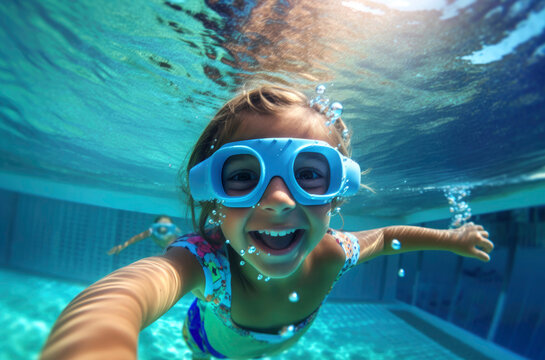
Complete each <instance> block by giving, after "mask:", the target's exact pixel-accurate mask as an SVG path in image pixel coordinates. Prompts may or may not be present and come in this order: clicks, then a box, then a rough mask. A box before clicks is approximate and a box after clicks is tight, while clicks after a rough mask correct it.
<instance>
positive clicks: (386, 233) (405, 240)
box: [353, 223, 494, 264]
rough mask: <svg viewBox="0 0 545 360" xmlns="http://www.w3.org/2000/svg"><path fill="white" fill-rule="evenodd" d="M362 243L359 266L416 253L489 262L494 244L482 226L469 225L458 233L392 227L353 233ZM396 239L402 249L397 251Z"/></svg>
mask: <svg viewBox="0 0 545 360" xmlns="http://www.w3.org/2000/svg"><path fill="white" fill-rule="evenodd" d="M353 234H354V235H355V236H356V237H357V238H358V241H359V243H360V258H359V260H358V264H360V263H362V262H364V261H367V260H371V259H373V258H375V257H377V256H380V255H393V254H399V253H404V252H408V251H417V250H447V251H452V252H453V253H455V254H458V255H462V256H466V257H473V258H477V259H479V260H481V261H489V260H490V256H489V255H488V253H490V252H491V251H492V249H494V244H493V243H492V242H491V241H490V240H488V232H486V231H485V230H484V228H483V227H482V226H480V225H475V224H473V223H468V224H466V225H464V226H462V227H460V228H458V229H449V230H436V229H428V228H422V227H416V226H389V227H385V228H381V229H374V230H368V231H359V232H355V233H353ZM394 239H397V240H398V241H399V242H400V243H401V248H400V249H398V250H395V249H394V248H393V247H392V241H394Z"/></svg>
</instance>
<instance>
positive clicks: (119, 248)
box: [108, 229, 152, 255]
mask: <svg viewBox="0 0 545 360" xmlns="http://www.w3.org/2000/svg"><path fill="white" fill-rule="evenodd" d="M151 233H152V231H151V229H148V230H146V231H142V232H141V233H140V234H138V235H134V236H133V237H132V238H130V239H129V240H127V241H125V242H124V243H123V244H121V245H117V246H114V247H113V248H111V249H110V251H108V255H113V254H116V255H117V254H119V253H120V252H121V251H123V249H125V248H126V247H127V246H129V245H132V244H134V243H135V242H138V241H140V240H144V239H147V238H149V237H150V236H151Z"/></svg>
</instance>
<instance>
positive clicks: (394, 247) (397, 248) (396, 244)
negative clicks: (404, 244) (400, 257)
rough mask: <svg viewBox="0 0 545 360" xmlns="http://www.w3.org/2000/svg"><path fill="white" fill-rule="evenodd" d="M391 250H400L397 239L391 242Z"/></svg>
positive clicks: (399, 243)
mask: <svg viewBox="0 0 545 360" xmlns="http://www.w3.org/2000/svg"><path fill="white" fill-rule="evenodd" d="M392 249H394V250H399V249H401V242H400V241H399V240H398V239H393V240H392Z"/></svg>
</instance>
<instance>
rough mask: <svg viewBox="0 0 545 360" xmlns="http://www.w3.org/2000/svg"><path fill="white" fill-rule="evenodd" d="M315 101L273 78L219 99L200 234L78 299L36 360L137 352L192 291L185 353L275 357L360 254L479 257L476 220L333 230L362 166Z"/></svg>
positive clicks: (486, 248)
mask: <svg viewBox="0 0 545 360" xmlns="http://www.w3.org/2000/svg"><path fill="white" fill-rule="evenodd" d="M315 108H316V109H318V110H316V109H315ZM315 108H313V107H311V106H310V105H309V101H308V100H307V98H306V97H305V96H304V95H303V94H301V93H299V92H297V91H293V90H289V89H284V88H280V87H274V86H264V87H260V88H257V89H255V90H252V91H247V92H245V93H243V94H242V95H240V96H237V97H235V98H234V99H232V100H231V101H229V102H228V103H227V104H226V105H225V106H223V107H222V108H221V110H220V111H219V112H218V113H217V114H216V116H215V117H214V119H213V120H212V121H211V122H210V124H209V125H208V126H207V128H206V129H205V130H204V132H203V134H202V135H201V137H200V138H199V140H198V141H197V144H196V145H195V148H194V149H193V153H192V155H191V157H190V159H189V164H188V167H187V168H188V173H187V182H186V184H188V185H189V191H190V195H189V205H190V207H191V209H192V215H193V219H194V224H195V227H196V230H197V232H196V233H195V234H189V235H185V236H182V237H180V238H179V239H178V240H177V241H175V242H174V243H173V244H171V246H170V247H169V248H168V250H167V251H166V253H165V254H164V255H162V256H157V257H150V258H146V259H143V260H140V261H138V262H136V263H134V264H132V265H129V266H127V267H124V268H122V269H119V270H117V271H115V272H113V273H112V274H110V275H108V276H107V277H105V278H104V279H102V280H100V281H98V282H96V283H95V284H93V285H91V286H90V287H89V288H87V289H86V290H84V291H83V292H82V293H81V294H79V295H78V296H77V297H76V298H75V299H74V300H73V301H72V302H71V303H70V304H69V305H68V306H67V308H66V309H65V310H64V311H63V313H62V314H61V315H60V317H59V319H58V320H57V322H56V324H55V325H54V327H53V329H52V331H51V334H50V335H49V338H48V340H47V342H46V344H45V347H44V349H43V353H42V359H55V360H59V359H135V358H136V356H137V344H138V333H139V331H140V330H141V329H143V328H145V327H146V326H147V325H149V324H150V323H152V322H153V321H155V320H156V319H157V318H158V317H160V316H161V315H162V314H164V313H165V312H166V311H167V310H169V309H170V308H171V307H172V306H173V305H174V304H175V303H176V302H177V301H178V300H179V299H180V298H182V297H183V296H184V295H186V294H188V293H189V292H192V293H193V294H194V295H195V296H196V299H195V301H194V302H193V304H192V306H191V307H190V309H189V312H188V314H187V316H186V318H185V321H184V325H183V329H182V333H183V337H184V339H185V341H186V343H187V345H188V347H189V348H190V349H191V350H192V351H193V356H194V358H196V359H206V358H210V356H214V357H216V358H258V357H262V356H268V355H274V354H278V353H280V352H282V351H283V350H285V349H287V348H288V347H290V346H292V345H293V344H295V343H296V342H297V340H299V339H300V338H301V336H302V335H303V334H304V333H305V332H306V331H307V330H308V329H309V327H310V325H311V324H312V322H313V321H314V319H315V318H316V315H317V313H318V310H319V308H320V306H321V305H322V303H323V301H324V300H325V298H326V296H327V294H328V293H329V291H330V289H331V287H332V286H333V285H334V284H335V282H336V281H337V280H338V279H339V277H340V276H341V275H342V274H343V273H344V272H346V271H347V270H348V269H350V268H351V267H353V266H355V265H358V264H361V263H363V262H364V261H368V260H370V259H373V258H375V257H377V256H380V255H389V254H393V253H401V252H406V251H414V250H449V251H452V252H454V253H456V254H459V255H462V256H467V257H475V258H478V259H480V260H482V261H488V260H489V256H488V253H489V252H490V251H491V250H492V248H493V244H492V243H491V242H490V241H489V240H488V239H487V238H488V233H487V232H486V231H484V230H483V228H482V227H481V226H477V225H473V224H468V225H466V226H463V227H462V228H459V229H457V230H433V229H426V228H419V227H411V226H392V227H386V228H381V229H375V230H368V231H358V232H352V233H348V232H342V231H337V230H333V229H330V228H329V221H330V216H331V210H332V209H334V208H336V207H337V206H339V204H340V203H341V202H342V201H343V200H342V199H343V197H347V196H350V195H351V194H354V193H355V192H356V191H357V190H358V188H359V186H360V179H359V178H360V176H359V175H360V169H359V166H358V165H357V164H356V163H355V162H353V161H352V160H350V159H349V158H348V146H349V136H347V131H346V126H345V125H344V123H343V122H342V120H341V119H336V117H333V118H332V116H331V113H332V111H330V110H331V109H324V108H323V107H315ZM323 110H325V111H323ZM335 120H336V121H335ZM197 206H199V207H200V214H199V215H198V220H197V216H196V207H197ZM210 224H211V225H212V226H210ZM399 243H401V248H400V249H398V250H395V249H397V248H399V246H398V245H399ZM392 244H395V245H396V246H392Z"/></svg>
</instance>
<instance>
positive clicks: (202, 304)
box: [169, 229, 359, 359]
mask: <svg viewBox="0 0 545 360" xmlns="http://www.w3.org/2000/svg"><path fill="white" fill-rule="evenodd" d="M327 233H328V234H330V235H332V236H333V237H334V238H335V240H336V241H337V243H338V244H339V245H340V246H341V247H342V249H343V250H344V252H345V255H346V260H345V264H344V266H343V267H342V269H341V270H340V271H339V273H338V274H337V277H336V279H335V282H336V281H337V280H338V279H339V278H340V277H341V276H342V275H343V274H344V273H345V272H347V271H348V270H349V269H351V268H352V267H353V266H355V265H356V263H357V262H358V256H359V244H358V241H357V239H356V237H355V236H354V235H352V234H350V233H345V232H340V231H335V230H333V229H329V230H328V231H327ZM220 236H221V235H220V233H219V232H215V233H213V234H212V235H211V238H212V239H213V240H219V239H220ZM173 246H181V247H184V248H186V249H188V250H189V251H190V252H191V253H192V254H193V255H195V257H196V258H197V260H198V261H199V263H200V264H201V266H202V268H203V271H204V276H205V290H204V297H205V300H206V301H203V300H200V299H198V298H197V299H195V300H194V301H193V303H192V304H191V306H190V308H189V311H188V314H187V318H186V321H185V323H184V329H183V334H184V339H185V341H186V343H187V344H188V346H189V347H190V348H191V350H192V351H193V352H197V353H200V354H202V355H204V354H210V355H212V356H214V357H216V358H220V359H223V358H226V356H224V355H223V354H220V353H219V352H217V351H216V350H214V348H213V347H212V346H211V345H210V342H209V341H208V337H207V334H206V332H205V330H204V313H205V312H206V310H207V309H209V310H212V311H211V312H212V313H213V314H214V315H215V316H216V317H218V319H220V320H221V322H222V323H223V324H224V325H225V326H226V327H228V328H230V329H231V330H233V331H235V332H236V333H238V334H239V335H241V336H244V337H251V338H253V339H255V340H257V341H262V342H264V343H268V344H274V343H281V342H284V341H286V340H287V339H288V338H290V337H291V336H293V335H294V334H296V333H297V332H298V331H300V330H301V329H303V328H304V327H305V326H307V325H308V324H309V323H311V322H312V321H313V320H314V319H315V317H316V315H317V314H318V310H319V308H318V309H316V310H315V311H314V312H313V313H312V314H311V315H309V316H308V317H307V318H306V319H304V320H303V321H301V322H299V323H298V324H295V325H294V326H293V328H290V331H289V335H288V336H286V334H269V333H260V332H256V331H251V330H248V329H245V328H242V327H240V326H238V325H237V324H235V323H234V322H233V320H232V318H231V270H230V267H229V259H228V254H227V246H228V245H225V244H221V245H217V244H213V243H210V242H208V241H206V240H205V239H203V238H202V237H201V236H200V235H197V234H188V235H183V236H181V237H179V238H178V239H177V240H176V241H174V242H173V243H172V244H171V245H170V246H169V248H170V247H173ZM335 282H334V283H333V284H332V286H331V288H333V285H334V284H335ZM324 301H325V299H324ZM322 303H323V302H322Z"/></svg>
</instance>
